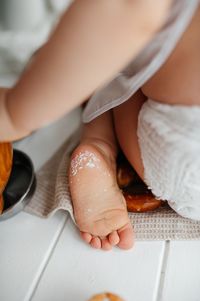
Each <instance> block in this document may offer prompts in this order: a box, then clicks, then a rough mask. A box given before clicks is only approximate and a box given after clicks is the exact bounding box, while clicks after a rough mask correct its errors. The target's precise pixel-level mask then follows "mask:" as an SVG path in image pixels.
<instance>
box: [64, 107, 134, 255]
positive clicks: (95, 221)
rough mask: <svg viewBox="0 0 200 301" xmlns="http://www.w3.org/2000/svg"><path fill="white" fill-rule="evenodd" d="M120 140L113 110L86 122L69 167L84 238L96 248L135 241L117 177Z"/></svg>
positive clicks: (123, 245)
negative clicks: (116, 136)
mask: <svg viewBox="0 0 200 301" xmlns="http://www.w3.org/2000/svg"><path fill="white" fill-rule="evenodd" d="M116 156H117V143H116V139H115V134H114V129H113V121H112V112H111V111H109V112H106V113H105V114H103V115H101V116H100V117H98V118H96V119H95V120H93V121H92V122H90V123H89V124H85V125H84V129H83V134H82V138H81V143H80V145H79V146H78V147H77V148H76V149H75V151H74V152H73V155H72V158H71V164H70V169H69V180H70V191H71V196H72V202H73V208H74V215H75V219H76V222H77V225H78V227H79V229H80V231H81V236H82V238H83V239H84V240H85V241H86V242H87V243H89V244H90V245H91V246H92V247H94V248H102V249H104V250H109V249H111V248H112V246H113V245H118V247H120V248H122V249H129V248H131V247H132V245H133V229H132V226H131V224H130V221H129V218H128V214H127V209H126V203H125V200H124V197H123V195H122V193H121V191H120V189H119V188H118V185H117V181H116Z"/></svg>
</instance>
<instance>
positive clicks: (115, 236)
mask: <svg viewBox="0 0 200 301" xmlns="http://www.w3.org/2000/svg"><path fill="white" fill-rule="evenodd" d="M108 239H109V242H110V244H111V245H112V246H116V245H117V244H118V243H119V241H120V239H119V234H118V233H117V231H113V232H112V233H110V234H109V235H108Z"/></svg>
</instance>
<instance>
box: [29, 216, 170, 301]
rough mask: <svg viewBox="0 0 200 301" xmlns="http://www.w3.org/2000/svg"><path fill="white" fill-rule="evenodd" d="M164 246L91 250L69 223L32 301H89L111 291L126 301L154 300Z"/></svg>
mask: <svg viewBox="0 0 200 301" xmlns="http://www.w3.org/2000/svg"><path fill="white" fill-rule="evenodd" d="M163 251H164V242H137V243H136V246H135V248H134V249H133V250H131V251H121V250H119V249H115V250H114V251H110V252H105V251H100V250H94V249H91V248H90V247H89V246H87V245H86V244H85V243H84V242H82V240H81V239H80V237H79V235H78V233H77V231H76V229H75V227H74V225H73V224H72V223H71V221H70V220H68V222H67V224H66V225H65V229H64V231H63V232H62V235H61V237H60V240H59V242H58V244H57V247H56V249H55V251H54V254H53V256H52V258H51V261H50V262H49V264H48V266H47V268H46V270H45V272H44V274H43V276H42V278H41V281H40V283H39V286H38V287H37V290H36V292H35V294H34V296H33V299H32V301H55V300H59V301H86V300H87V299H89V297H90V296H92V295H93V294H96V293H99V292H104V291H111V292H114V293H116V294H119V295H121V296H122V297H124V299H125V300H126V301H151V300H155V296H156V294H157V289H158V287H157V286H158V283H159V278H160V272H161V263H162V258H163Z"/></svg>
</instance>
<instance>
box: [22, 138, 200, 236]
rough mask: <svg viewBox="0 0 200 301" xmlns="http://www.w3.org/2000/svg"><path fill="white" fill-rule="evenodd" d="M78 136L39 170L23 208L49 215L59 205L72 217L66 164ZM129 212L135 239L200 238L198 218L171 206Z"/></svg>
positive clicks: (38, 213) (27, 210) (45, 216)
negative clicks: (184, 215)
mask: <svg viewBox="0 0 200 301" xmlns="http://www.w3.org/2000/svg"><path fill="white" fill-rule="evenodd" d="M78 140H79V133H78V132H76V133H75V134H74V135H73V136H72V137H71V138H70V139H69V140H68V141H66V143H65V144H64V145H63V146H62V147H61V148H60V149H59V150H58V152H57V153H56V154H55V155H54V156H53V157H52V158H51V159H50V160H49V161H48V162H47V163H46V164H45V165H44V166H43V167H42V168H41V169H40V170H39V171H38V173H37V188H36V192H35V195H34V196H33V198H32V200H31V201H30V203H29V204H28V205H27V206H26V208H25V211H26V212H28V213H30V214H34V215H37V216H39V217H43V218H48V217H50V216H52V215H53V214H54V213H55V212H56V211H57V210H61V209H62V210H65V211H66V212H68V213H69V214H70V215H71V217H72V219H73V221H74V216H73V209H72V203H71V199H70V194H69V189H68V178H67V167H68V164H69V157H70V153H71V151H72V149H73V148H74V147H75V146H76V144H77V143H78ZM129 216H130V219H131V222H132V225H133V227H134V230H135V236H136V239H138V240H183V239H185V240H195V239H196V240H197V239H200V222H196V221H192V220H189V219H186V218H183V217H181V216H179V215H177V214H176V213H175V212H174V211H173V210H172V209H170V208H165V207H163V208H161V209H159V210H157V211H155V212H150V213H134V214H133V213H130V214H129Z"/></svg>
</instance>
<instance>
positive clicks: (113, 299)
mask: <svg viewBox="0 0 200 301" xmlns="http://www.w3.org/2000/svg"><path fill="white" fill-rule="evenodd" d="M88 301H124V300H123V299H122V298H120V297H119V296H117V295H113V294H111V293H103V294H98V295H95V296H94V297H92V298H91V299H90V300H88Z"/></svg>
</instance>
